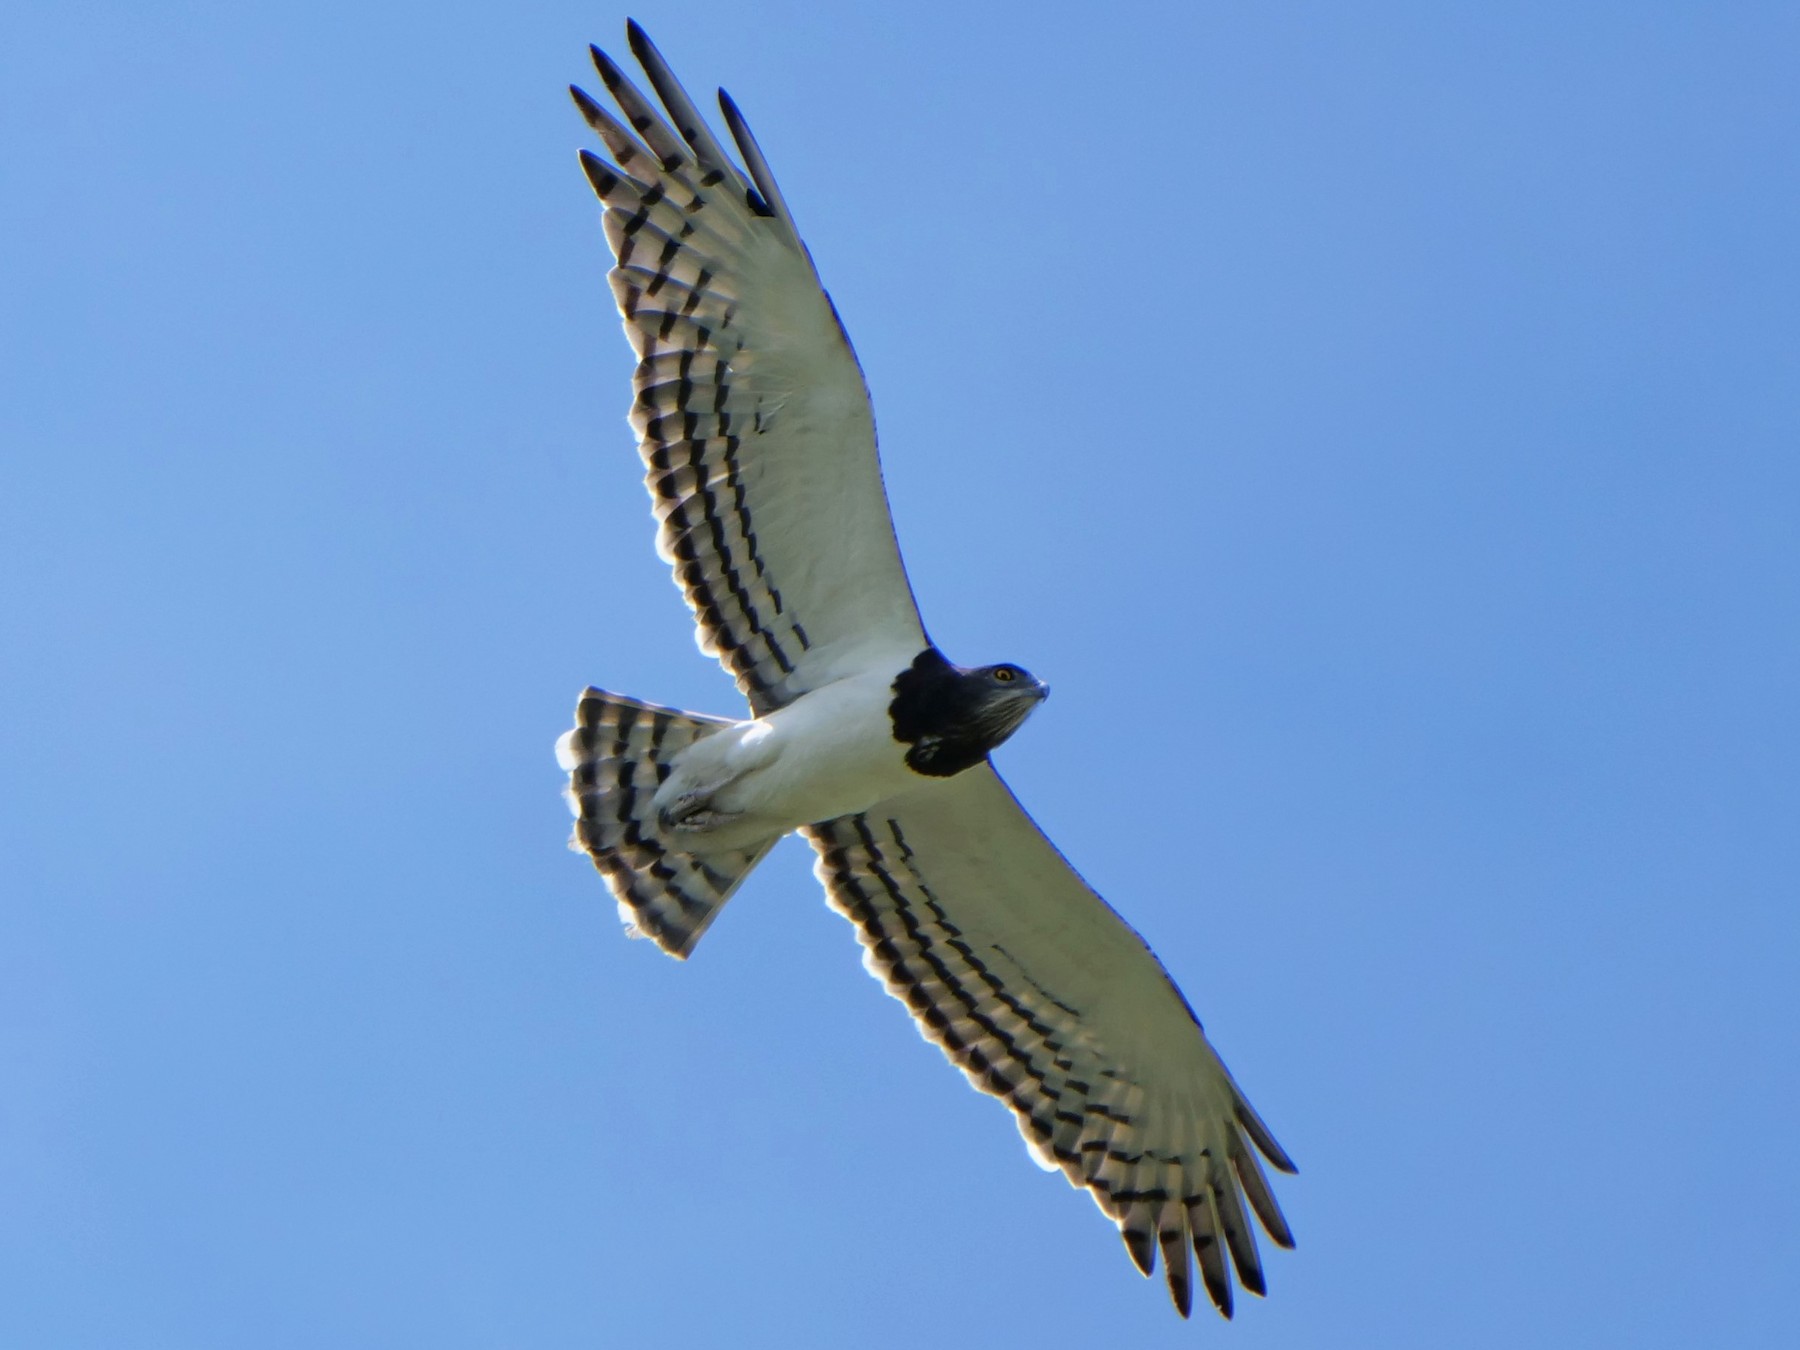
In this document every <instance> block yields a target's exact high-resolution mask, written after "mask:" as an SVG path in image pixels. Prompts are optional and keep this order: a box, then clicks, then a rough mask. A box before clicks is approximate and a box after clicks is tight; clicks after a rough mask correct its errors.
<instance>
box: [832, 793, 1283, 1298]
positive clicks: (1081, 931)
mask: <svg viewBox="0 0 1800 1350" xmlns="http://www.w3.org/2000/svg"><path fill="white" fill-rule="evenodd" d="M805 834H806V835H807V837H808V839H809V840H810V841H811V843H812V845H813V848H814V849H815V850H816V851H817V853H818V862H817V865H816V869H815V870H816V871H817V873H818V876H819V879H820V880H821V881H822V882H823V883H824V885H825V889H826V892H827V894H828V895H829V896H830V898H831V903H832V906H833V908H835V909H837V910H838V911H839V912H840V913H842V914H843V915H845V916H846V917H847V918H849V919H850V920H851V922H852V923H854V924H855V925H856V928H857V933H858V937H859V939H860V940H861V942H862V944H863V947H864V949H865V950H864V955H863V961H864V964H865V965H867V966H868V967H869V970H870V972H871V973H872V974H874V975H876V976H878V977H879V978H880V979H881V980H882V981H883V982H884V983H885V984H886V986H887V989H888V992H889V993H891V994H893V995H894V997H896V998H898V999H899V1000H900V1001H901V1002H903V1003H905V1004H906V1005H907V1007H908V1008H909V1009H910V1010H911V1012H912V1014H913V1016H914V1018H915V1019H917V1022H918V1025H919V1030H920V1032H921V1033H922V1034H923V1035H924V1036H925V1037H926V1038H927V1039H929V1040H931V1041H933V1042H935V1043H936V1044H937V1045H938V1046H939V1047H940V1048H941V1049H942V1050H943V1051H944V1053H945V1054H946V1055H947V1056H948V1057H949V1058H950V1060H951V1061H952V1062H953V1063H954V1064H956V1066H957V1067H958V1068H960V1069H961V1070H962V1071H963V1073H964V1074H966V1075H967V1076H968V1079H969V1081H970V1082H971V1083H973V1084H974V1085H975V1086H976V1087H977V1088H979V1089H980V1090H981V1091H983V1092H986V1093H989V1094H991V1095H993V1096H996V1097H999V1098H1000V1099H1001V1100H1002V1101H1004V1102H1005V1103H1006V1104H1007V1105H1008V1106H1009V1107H1011V1108H1012V1110H1013V1112H1014V1113H1015V1116H1016V1118H1017V1121H1018V1125H1019V1130H1020V1133H1021V1134H1023V1135H1024V1136H1025V1140H1026V1142H1027V1144H1028V1145H1029V1146H1030V1147H1031V1149H1032V1151H1033V1153H1034V1154H1035V1155H1036V1156H1037V1157H1038V1159H1039V1160H1040V1161H1041V1162H1043V1163H1044V1165H1045V1166H1049V1167H1055V1168H1060V1169H1061V1170H1062V1172H1063V1174H1064V1175H1065V1176H1067V1177H1068V1179H1069V1181H1070V1182H1071V1183H1072V1184H1074V1185H1076V1186H1080V1187H1085V1188H1087V1189H1088V1190H1089V1191H1090V1192H1091V1193H1092V1194H1093V1196H1094V1199H1095V1201H1096V1202H1097V1203H1098V1204H1099V1206H1100V1208H1101V1209H1102V1210H1103V1211H1105V1212H1106V1214H1108V1215H1109V1216H1110V1217H1112V1218H1113V1219H1114V1220H1116V1221H1117V1223H1118V1225H1119V1230H1120V1234H1121V1236H1122V1237H1123V1238H1124V1241H1125V1245H1126V1248H1127V1249H1128V1250H1129V1251H1130V1253H1131V1257H1132V1259H1133V1260H1134V1261H1135V1262H1136V1263H1137V1265H1138V1268H1139V1269H1140V1270H1142V1271H1143V1272H1144V1273H1145V1274H1146V1275H1148V1274H1150V1273H1151V1271H1152V1269H1153V1268H1154V1266H1155V1262H1156V1256H1157V1252H1158V1251H1159V1250H1160V1252H1161V1254H1162V1258H1163V1266H1164V1270H1165V1273H1166V1278H1167V1280H1168V1284H1169V1291H1170V1295H1171V1296H1172V1297H1173V1299H1174V1300H1175V1304H1176V1307H1177V1308H1179V1309H1180V1311H1181V1313H1182V1315H1183V1316H1186V1315H1187V1314H1188V1312H1189V1310H1190V1308H1191V1306H1192V1287H1191V1282H1190V1281H1191V1277H1190V1265H1189V1260H1188V1251H1189V1249H1190V1248H1191V1249H1192V1250H1193V1252H1194V1254H1195V1257H1196V1259H1197V1261H1198V1264H1199V1267H1200V1274H1201V1279H1202V1281H1203V1283H1204V1284H1205V1286H1206V1289H1207V1292H1208V1294H1209V1295H1210V1296H1211V1298H1212V1301H1213V1303H1214V1304H1215V1305H1216V1306H1217V1307H1218V1309H1219V1311H1221V1312H1222V1313H1224V1314H1225V1315H1226V1316H1228V1317H1229V1316H1230V1315H1231V1307H1232V1281H1231V1278H1230V1275H1229V1272H1228V1270H1227V1267H1226V1255H1227V1253H1229V1256H1230V1260H1231V1264H1232V1265H1233V1266H1234V1267H1235V1268H1236V1271H1237V1278H1238V1280H1239V1281H1240V1282H1241V1283H1242V1284H1243V1286H1244V1287H1245V1288H1246V1289H1249V1290H1251V1291H1252V1292H1254V1293H1257V1294H1261V1293H1263V1292H1264V1289H1265V1285H1264V1280H1263V1274H1262V1266H1261V1261H1260V1258H1259V1256H1258V1254H1257V1249H1256V1239H1255V1236H1254V1234H1253V1233H1252V1230H1251V1227H1250V1225H1249V1223H1248V1222H1247V1220H1246V1218H1245V1212H1244V1203H1243V1202H1244V1201H1245V1200H1247V1201H1248V1202H1249V1207H1250V1209H1251V1210H1252V1211H1254V1213H1255V1214H1256V1216H1257V1218H1258V1219H1259V1220H1260V1221H1261V1223H1262V1226H1263V1228H1264V1229H1265V1230H1266V1231H1267V1232H1268V1234H1269V1236H1270V1238H1271V1239H1273V1240H1274V1241H1275V1242H1276V1243H1277V1244H1278V1245H1280V1246H1283V1247H1291V1246H1292V1245H1293V1237H1292V1234H1291V1233H1290V1231H1289V1229H1288V1226H1287V1223H1286V1221H1285V1220H1284V1219H1283V1218H1282V1215H1281V1210H1280V1209H1279V1208H1278V1207H1277V1205H1276V1203H1275V1198H1274V1195H1273V1194H1272V1192H1271V1191H1270V1189H1269V1185H1268V1181H1267V1179H1266V1178H1265V1176H1264V1175H1263V1172H1262V1168H1261V1166H1260V1165H1259V1164H1258V1162H1257V1160H1256V1154H1257V1152H1261V1154H1262V1155H1263V1156H1264V1157H1265V1158H1267V1159H1268V1160H1269V1162H1270V1163H1272V1164H1273V1165H1274V1166H1275V1167H1277V1168H1279V1169H1280V1170H1282V1171H1284V1172H1291V1171H1293V1170H1294V1165H1293V1163H1292V1162H1291V1161H1289V1159H1288V1156H1287V1154H1286V1153H1284V1152H1283V1151H1282V1149H1281V1146H1280V1145H1279V1144H1277V1143H1276V1142H1275V1140H1274V1137H1273V1136H1272V1135H1271V1134H1270V1133H1269V1130H1268V1127H1267V1126H1265V1125H1264V1124H1263V1123H1262V1121H1261V1120H1260V1119H1259V1118H1258V1117H1257V1115H1256V1113H1255V1112H1254V1111H1253V1110H1251V1108H1250V1105H1249V1103H1248V1102H1246V1101H1245V1100H1244V1097H1243V1094H1242V1093H1241V1092H1240V1091H1239V1090H1238V1088H1237V1085H1236V1084H1235V1083H1234V1082H1233V1081H1232V1079H1231V1076H1230V1074H1228V1073H1227V1072H1226V1070H1225V1067H1224V1065H1223V1064H1222V1063H1220V1061H1219V1058H1218V1056H1217V1055H1216V1054H1215V1053H1214V1052H1213V1049H1212V1047H1211V1046H1210V1045H1209V1044H1208V1043H1207V1041H1206V1038H1205V1036H1204V1035H1203V1034H1202V1032H1201V1029H1200V1024H1199V1022H1198V1020H1197V1019H1196V1018H1195V1017H1194V1014H1193V1011H1192V1009H1190V1008H1189V1006H1188V1004H1187V1001H1186V999H1184V998H1183V997H1182V995H1181V992H1180V991H1179V990H1178V989H1177V988H1176V987H1175V985H1174V983H1173V982H1172V981H1171V980H1170V979H1169V977H1168V974H1167V972H1166V971H1164V969H1163V968H1162V965H1161V963H1160V962H1158V961H1157V959H1156V957H1155V956H1154V955H1152V953H1151V952H1150V949H1149V948H1148V947H1147V946H1145V945H1144V942H1143V939H1142V938H1140V937H1139V936H1138V935H1137V934H1136V933H1135V932H1133V931H1132V930H1131V928H1130V927H1128V926H1127V925H1126V923H1125V922H1124V920H1122V919H1121V918H1119V916H1118V915H1117V914H1115V913H1114V912H1113V911H1112V910H1111V909H1110V908H1109V907H1108V906H1107V905H1106V903H1105V902H1104V901H1103V900H1101V899H1100V897H1099V896H1098V895H1096V894H1095V893H1094V892H1093V891H1092V890H1091V889H1089V888H1088V886H1087V884H1086V883H1085V882H1083V881H1082V880H1081V878H1080V877H1079V876H1078V875H1077V874H1076V873H1075V871H1074V870H1073V869H1072V868H1071V867H1070V866H1069V864H1068V863H1067V862H1066V861H1065V860H1064V859H1063V857H1062V855H1061V854H1059V853H1058V852H1057V851H1056V849H1055V848H1054V846H1052V845H1051V843H1050V842H1049V840H1047V839H1046V838H1045V837H1044V836H1043V834H1042V833H1041V832H1040V831H1039V830H1038V828H1037V826H1036V825H1035V824H1033V823H1032V820H1031V818H1030V817H1029V816H1028V815H1026V813H1025V811H1024V809H1023V808H1022V807H1020V806H1019V804H1018V802H1017V801H1016V800H1015V799H1014V798H1013V796H1012V794H1011V792H1009V791H1008V790H1007V788H1006V785H1005V784H1004V783H1003V782H1001V781H1000V778H999V776H998V775H997V774H996V773H995V772H994V771H993V769H992V768H991V767H990V766H988V765H985V764H984V765H980V766H978V767H976V768H973V769H970V770H968V771H967V772H965V773H962V774H960V775H958V776H956V777H955V778H952V779H948V780H944V781H942V782H939V783H934V784H932V785H930V786H929V787H928V788H926V789H923V790H921V791H919V792H915V793H911V794H908V795H907V796H904V797H900V798H896V799H894V800H892V801H888V802H884V803H881V804H880V805H878V806H876V807H874V808H873V809H871V810H869V811H867V812H864V813H863V814H861V815H855V816H845V817H841V818H839V819H837V820H832V821H826V822H824V823H822V824H818V825H813V826H809V827H808V828H807V829H806V830H805Z"/></svg>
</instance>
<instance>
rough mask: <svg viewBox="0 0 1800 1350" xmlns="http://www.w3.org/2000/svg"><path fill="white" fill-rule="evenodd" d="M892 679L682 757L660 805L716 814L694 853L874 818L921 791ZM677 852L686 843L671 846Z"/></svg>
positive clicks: (839, 689) (693, 844)
mask: <svg viewBox="0 0 1800 1350" xmlns="http://www.w3.org/2000/svg"><path fill="white" fill-rule="evenodd" d="M893 698H894V691H893V676H891V675H862V676H857V677H855V678H852V679H847V680H840V681H838V682H837V683H835V684H829V685H826V686H825V687H823V688H821V689H815V690H813V691H811V692H810V693H807V694H803V695H801V696H800V697H799V698H798V699H796V700H795V701H794V702H793V703H791V704H789V705H788V706H787V707H785V708H782V709H780V710H779V711H777V712H773V713H770V714H769V715H768V716H767V717H761V718H758V719H756V720H755V721H750V722H740V723H738V724H737V725H736V726H733V727H728V728H726V729H724V730H722V731H719V732H716V733H714V734H713V735H711V736H708V737H706V738H705V739H704V740H702V741H699V742H697V743H696V744H694V745H693V746H691V747H689V748H688V749H687V750H685V751H683V752H682V753H681V755H680V756H679V757H678V758H677V759H676V761H675V767H674V772H673V773H672V774H671V775H670V776H669V779H668V781H667V782H665V783H664V784H663V785H662V786H661V787H660V788H659V789H658V790H657V793H656V798H655V802H654V806H655V807H656V808H657V809H660V808H663V807H665V806H668V805H669V804H671V803H673V802H676V801H678V800H680V799H681V798H683V797H685V796H687V795H689V794H695V793H697V794H702V795H703V796H704V797H705V798H706V800H707V802H708V805H709V806H710V808H711V816H710V817H709V819H710V823H709V824H708V825H707V826H706V828H704V829H703V830H696V831H688V830H681V831H678V832H677V834H678V835H690V834H691V836H692V838H691V839H690V840H688V841H685V842H686V847H687V849H688V850H689V851H695V852H698V851H704V849H707V848H720V849H723V848H739V847H753V846H755V845H756V844H758V843H761V842H763V841H765V840H767V839H770V838H772V837H773V836H776V835H780V834H785V833H787V832H788V831H789V830H793V829H797V828H799V827H800V826H802V825H809V824H811V823H812V822H814V821H818V820H830V819H833V818H834V817H837V816H843V815H850V814H853V813H855V812H858V811H866V810H868V808H869V807H871V806H873V805H874V804H875V803H876V802H878V801H881V800H883V799H884V798H887V797H891V796H894V795H895V794H896V793H899V792H902V791H905V790H906V789H907V788H909V787H913V786H916V785H917V784H918V783H919V781H920V779H919V776H918V775H917V774H915V773H914V772H913V771H912V770H911V769H909V768H907V767H906V761H905V750H906V747H905V746H904V745H902V744H901V743H900V742H899V741H896V740H895V739H894V729H893V723H892V721H891V720H890V718H889V716H888V705H889V704H890V703H892V702H893ZM670 842H672V843H675V844H676V846H677V847H682V846H683V842H684V841H683V840H681V839H680V838H674V839H671V841H670Z"/></svg>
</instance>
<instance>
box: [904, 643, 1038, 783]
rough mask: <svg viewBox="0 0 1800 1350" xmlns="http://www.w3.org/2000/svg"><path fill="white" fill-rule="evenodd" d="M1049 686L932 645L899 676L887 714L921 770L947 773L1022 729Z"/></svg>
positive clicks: (969, 765) (959, 769)
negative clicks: (956, 662) (958, 661)
mask: <svg viewBox="0 0 1800 1350" xmlns="http://www.w3.org/2000/svg"><path fill="white" fill-rule="evenodd" d="M1049 693H1050V686H1049V685H1047V684H1045V683H1043V682H1042V681H1041V680H1037V679H1033V678H1032V676H1031V674H1030V672H1028V671H1025V670H1021V669H1020V668H1019V667H1018V666H1012V665H1005V664H1001V665H997V666H975V667H973V668H970V667H967V666H953V665H951V664H950V662H948V661H946V660H945V659H944V654H943V653H942V652H940V651H939V650H938V649H937V648H936V647H927V648H926V649H925V650H924V651H922V652H920V653H919V654H918V656H917V657H915V658H914V660H913V663H912V665H910V666H908V667H907V668H906V669H905V670H903V671H901V672H900V674H899V676H898V677H897V678H896V679H895V680H894V701H893V702H892V703H890V704H889V705H888V716H889V717H890V718H891V719H892V720H893V723H894V739H895V740H897V741H899V742H901V743H902V744H903V745H906V746H909V747H910V748H909V749H908V750H907V752H906V762H907V764H908V765H910V766H911V767H912V768H913V769H914V770H915V771H916V772H918V773H922V774H928V775H930V776H931V777H933V778H948V777H950V776H951V775H952V774H958V773H961V772H962V771H963V770H964V769H967V768H972V767H973V766H974V765H977V764H979V763H981V761H982V760H984V759H986V758H987V754H988V751H990V750H992V749H993V748H994V747H995V746H997V745H999V744H1000V742H1002V741H1004V740H1005V739H1006V738H1007V737H1008V736H1010V735H1012V734H1013V732H1015V731H1017V730H1018V729H1019V724H1020V723H1021V722H1023V721H1024V720H1025V719H1026V718H1027V717H1028V716H1030V715H1031V711H1032V709H1034V708H1036V707H1037V705H1038V704H1040V703H1042V702H1043V701H1044V699H1045V698H1046V697H1047V696H1048V695H1049Z"/></svg>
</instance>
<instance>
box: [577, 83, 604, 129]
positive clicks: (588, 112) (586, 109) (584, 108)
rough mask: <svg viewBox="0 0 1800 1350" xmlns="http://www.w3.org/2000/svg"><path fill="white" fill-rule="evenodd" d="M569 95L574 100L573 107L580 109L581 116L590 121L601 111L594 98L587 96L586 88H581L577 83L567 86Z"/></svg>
mask: <svg viewBox="0 0 1800 1350" xmlns="http://www.w3.org/2000/svg"><path fill="white" fill-rule="evenodd" d="M569 97H570V98H572V99H574V100H575V107H576V108H577V109H578V110H579V111H580V113H581V115H582V117H583V118H585V119H586V120H587V121H589V122H592V121H593V120H594V118H595V117H596V116H597V115H598V114H599V113H600V111H601V108H600V105H599V104H598V103H596V102H594V100H593V99H592V98H590V97H589V96H588V92H587V90H585V89H583V88H582V87H581V86H580V85H578V84H572V85H570V86H569Z"/></svg>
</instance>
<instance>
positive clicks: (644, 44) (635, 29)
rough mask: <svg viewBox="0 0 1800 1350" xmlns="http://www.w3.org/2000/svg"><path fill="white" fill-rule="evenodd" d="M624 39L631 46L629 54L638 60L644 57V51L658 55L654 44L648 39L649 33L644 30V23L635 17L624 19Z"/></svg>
mask: <svg viewBox="0 0 1800 1350" xmlns="http://www.w3.org/2000/svg"><path fill="white" fill-rule="evenodd" d="M625 41H626V42H627V43H628V44H629V45H630V47H631V54H632V55H633V56H635V57H637V59H638V60H640V61H642V60H643V59H644V53H645V52H649V53H651V54H652V55H653V56H654V55H660V53H658V52H657V50H656V44H655V43H654V42H652V41H651V40H650V35H649V34H648V33H646V32H645V31H644V25H643V24H641V23H639V22H638V21H637V20H636V19H627V20H625Z"/></svg>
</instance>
